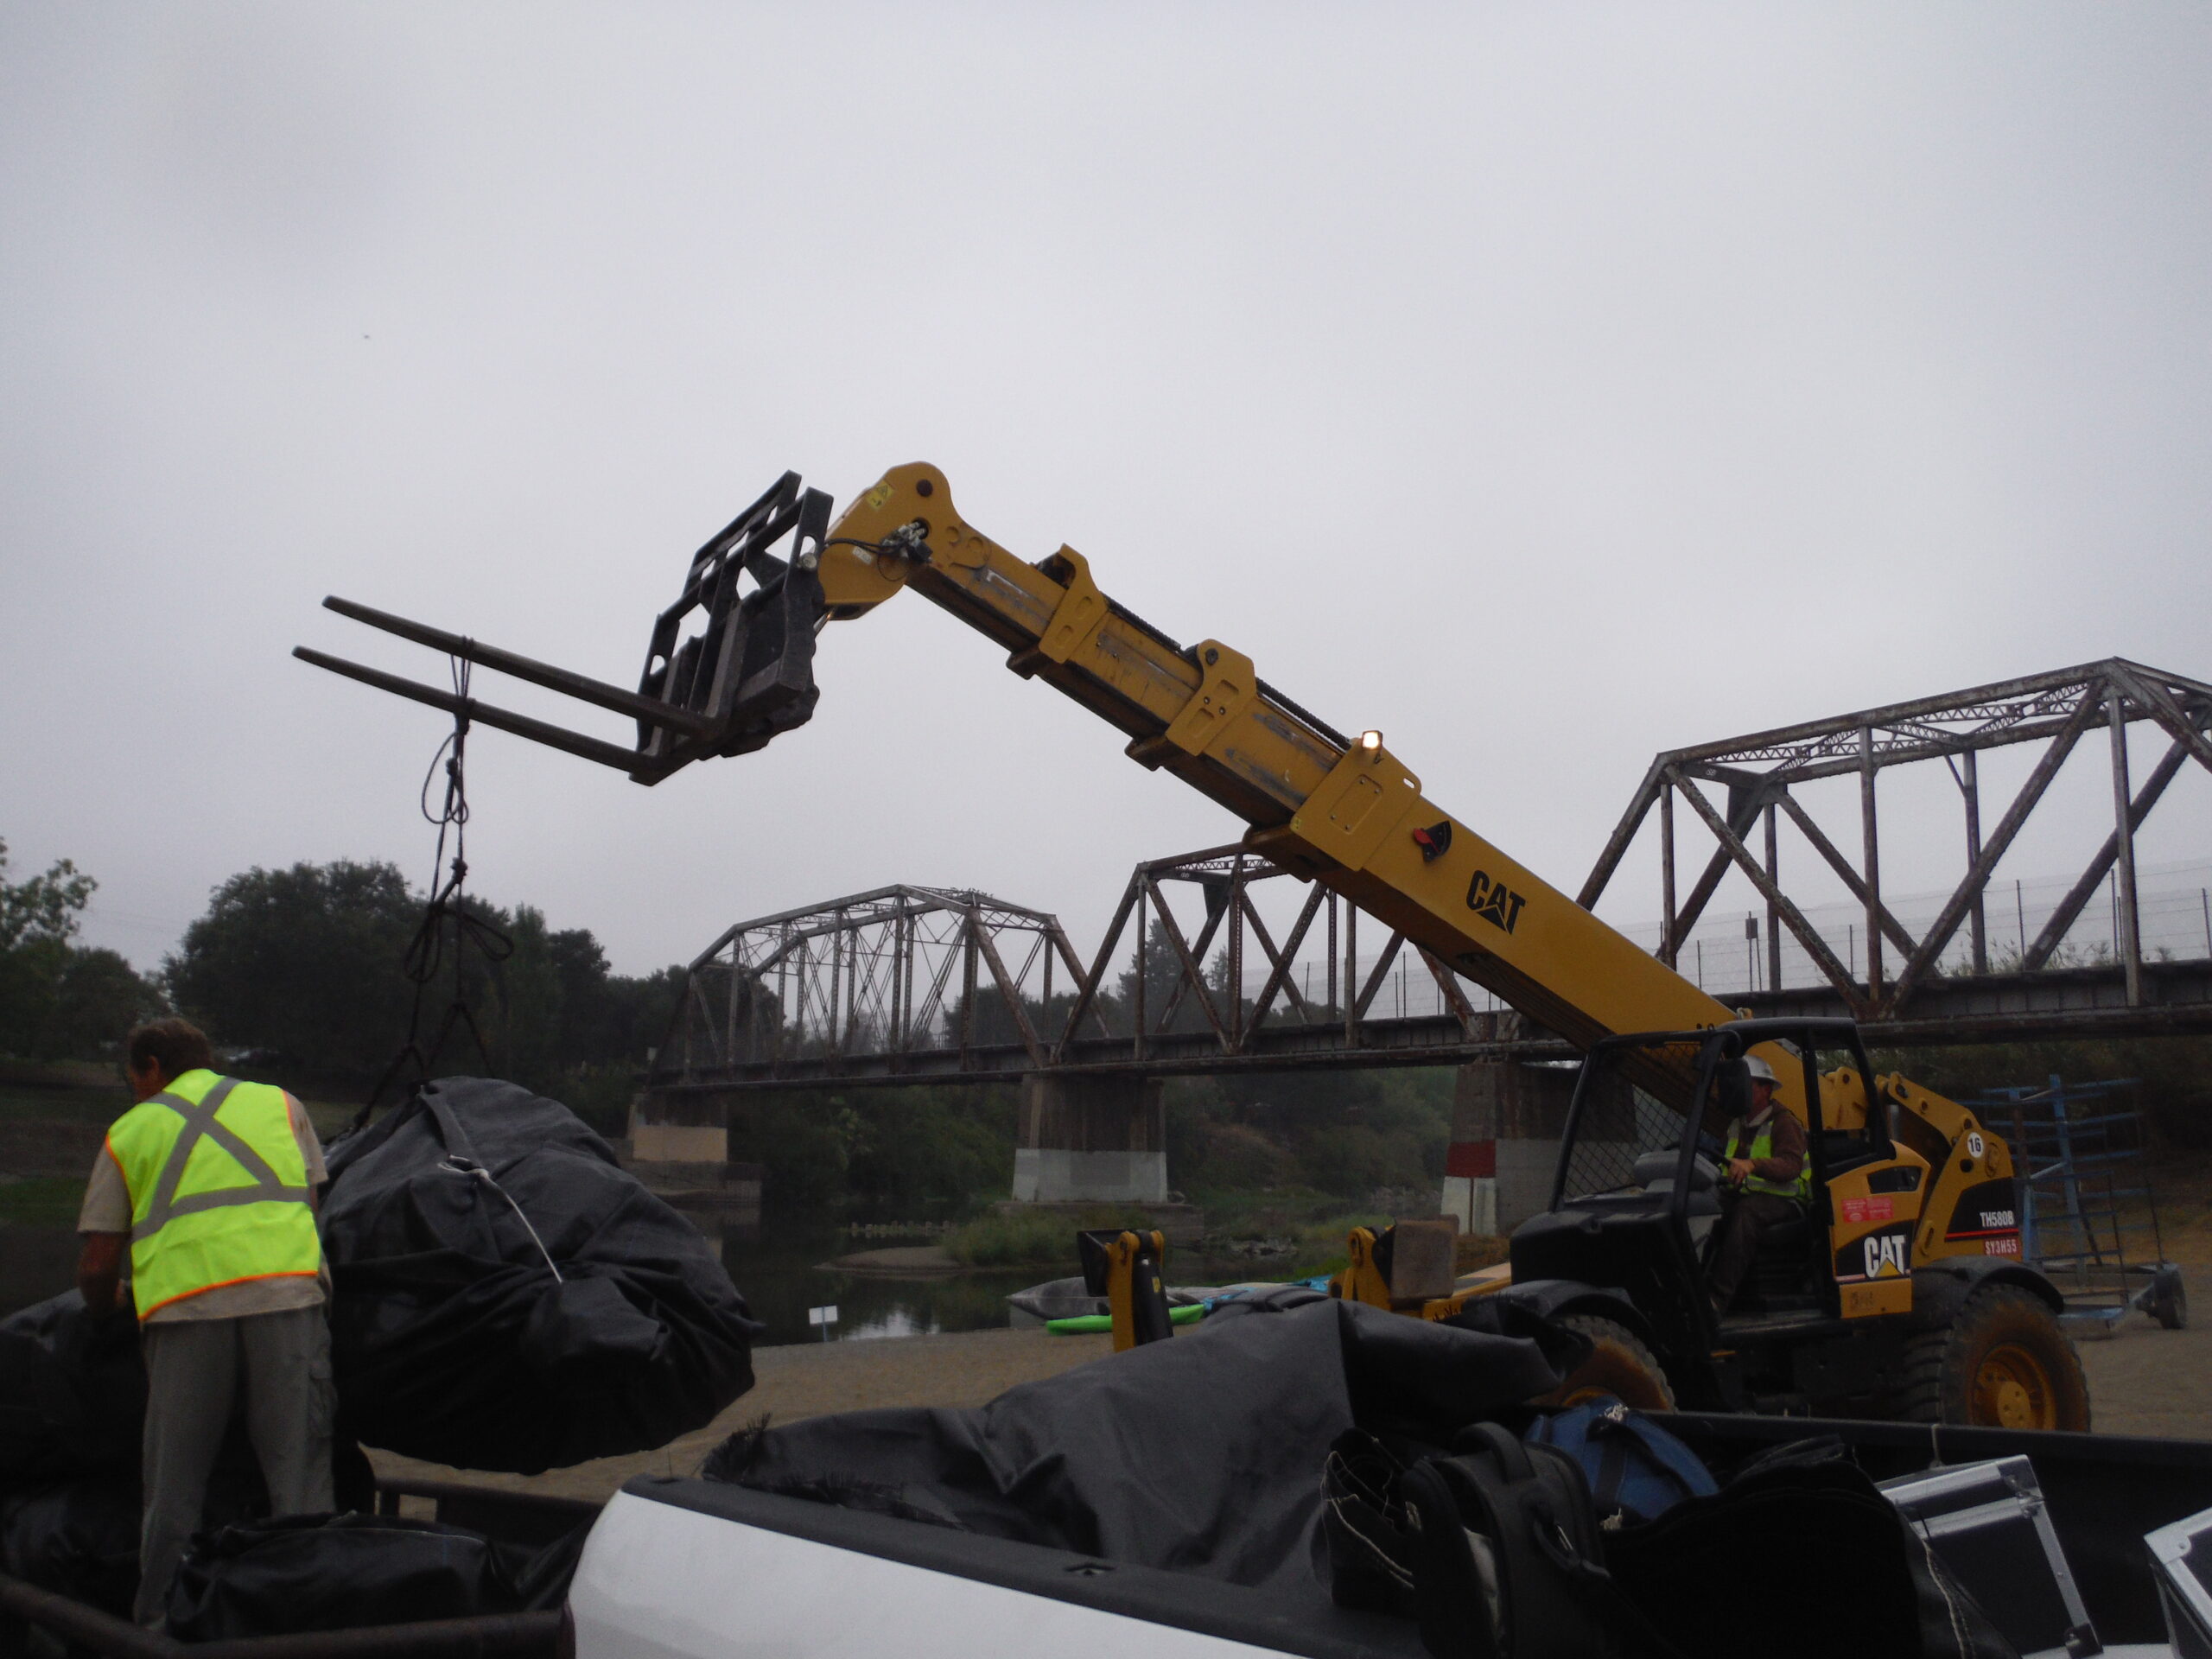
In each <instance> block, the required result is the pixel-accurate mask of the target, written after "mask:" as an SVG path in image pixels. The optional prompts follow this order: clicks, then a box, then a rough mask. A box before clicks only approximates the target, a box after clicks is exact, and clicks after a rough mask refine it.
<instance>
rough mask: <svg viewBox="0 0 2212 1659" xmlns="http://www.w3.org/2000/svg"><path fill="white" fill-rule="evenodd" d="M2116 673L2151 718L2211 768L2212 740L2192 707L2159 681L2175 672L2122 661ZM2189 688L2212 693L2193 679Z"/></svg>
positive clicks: (2209, 695) (2198, 760)
mask: <svg viewBox="0 0 2212 1659" xmlns="http://www.w3.org/2000/svg"><path fill="white" fill-rule="evenodd" d="M2115 677H2116V678H2118V679H2119V680H2120V683H2121V684H2123V685H2124V686H2125V687H2126V690H2127V692H2128V695H2129V696H2133V698H2134V699H2135V700H2136V702H2139V703H2141V704H2142V705H2143V707H2144V708H2145V709H2146V710H2148V711H2149V713H2150V715H2151V718H2152V719H2153V720H2155V721H2158V724H2159V725H2161V726H2163V727H2164V728H2166V730H2167V731H2168V732H2169V733H2170V734H2172V735H2173V736H2174V737H2175V738H2176V739H2177V740H2178V741H2181V742H2183V743H2186V744H2187V745H2188V746H2189V752H2190V753H2191V754H2193V755H2195V756H2196V762H2197V764H2198V765H2199V766H2204V767H2207V768H2212V742H2208V741H2206V739H2205V736H2204V734H2203V733H2202V731H2200V730H2199V729H2198V728H2197V722H2196V721H2194V720H2192V719H2191V718H2190V713H2189V711H2188V710H2187V709H2183V707H2182V706H2181V704H2179V703H2177V702H2175V701H2174V699H2173V696H2172V694H2171V693H2170V692H2169V691H2168V690H2166V688H2165V687H2164V685H2162V684H2161V683H2159V682H2160V680H2161V679H2167V680H2171V679H2174V678H2176V676H2174V675H2171V674H2167V675H2154V674H2152V672H2151V671H2149V670H2147V669H2143V668H2140V667H2139V665H2138V664H2133V663H2122V664H2120V667H2119V671H2118V672H2117V674H2116V675H2115ZM2190 690H2194V691H2196V693H2197V694H2198V695H2199V696H2206V697H2212V691H2207V690H2206V689H2205V688H2203V687H2202V686H2198V685H2196V684H2195V683H2193V682H2192V683H2190Z"/></svg>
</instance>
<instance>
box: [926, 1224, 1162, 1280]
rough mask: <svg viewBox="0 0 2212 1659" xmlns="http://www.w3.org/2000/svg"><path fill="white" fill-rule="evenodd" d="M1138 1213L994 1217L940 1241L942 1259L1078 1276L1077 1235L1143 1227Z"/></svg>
mask: <svg viewBox="0 0 2212 1659" xmlns="http://www.w3.org/2000/svg"><path fill="white" fill-rule="evenodd" d="M1147 1219H1148V1218H1147V1217H1146V1215H1145V1214H1144V1212H1143V1211H1141V1210H1116V1209H1114V1208H1112V1207H1110V1206H1101V1207H1100V1208H1098V1209H1096V1210H1090V1211H1080V1212H1078V1213H1077V1214H1076V1215H1075V1216H1073V1217H1071V1216H1070V1215H1069V1214H1068V1212H1067V1211H1065V1210H1030V1211H1023V1210H1016V1211H993V1212H992V1213H991V1214H989V1215H988V1216H983V1217H978V1218H977V1219H976V1220H974V1221H971V1222H969V1224H967V1225H966V1226H965V1227H960V1228H956V1229H955V1230H953V1231H951V1232H950V1233H948V1234H946V1235H945V1240H944V1248H945V1251H946V1254H948V1255H950V1256H951V1257H952V1259H953V1260H954V1261H956V1262H966V1263H967V1264H968V1265H969V1267H971V1268H1029V1267H1057V1268H1059V1269H1060V1276H1062V1277H1063V1278H1065V1277H1066V1276H1067V1275H1069V1274H1075V1273H1080V1272H1081V1271H1082V1270H1083V1262H1082V1259H1081V1255H1080V1253H1079V1252H1078V1250H1077V1247H1076V1242H1075V1236H1076V1234H1077V1232H1078V1231H1080V1230H1084V1229H1085V1228H1103V1227H1139V1228H1141V1227H1143V1226H1144V1225H1146V1224H1147Z"/></svg>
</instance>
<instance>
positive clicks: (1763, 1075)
mask: <svg viewBox="0 0 2212 1659" xmlns="http://www.w3.org/2000/svg"><path fill="white" fill-rule="evenodd" d="M1744 1069H1745V1071H1749V1072H1750V1073H1751V1081H1752V1082H1753V1083H1765V1084H1773V1085H1774V1086H1775V1087H1776V1088H1777V1089H1779V1088H1780V1087H1781V1086H1782V1079H1781V1078H1779V1077H1776V1076H1775V1075H1774V1068H1773V1067H1772V1066H1770V1065H1768V1064H1767V1063H1766V1062H1765V1061H1764V1060H1763V1059H1761V1058H1759V1057H1758V1055H1756V1054H1751V1055H1747V1056H1746V1057H1745V1060H1744Z"/></svg>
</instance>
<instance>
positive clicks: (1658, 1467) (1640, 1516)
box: [1524, 1395, 1720, 1528]
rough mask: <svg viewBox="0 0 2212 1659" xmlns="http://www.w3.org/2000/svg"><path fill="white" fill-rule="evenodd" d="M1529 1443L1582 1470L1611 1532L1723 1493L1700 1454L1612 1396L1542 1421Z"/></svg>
mask: <svg viewBox="0 0 2212 1659" xmlns="http://www.w3.org/2000/svg"><path fill="white" fill-rule="evenodd" d="M1524 1438H1525V1439H1527V1440H1529V1442H1530V1443H1531V1444H1532V1445H1535V1446H1554V1447H1556V1448H1557V1449H1558V1450H1560V1451H1561V1452H1566V1453H1567V1456H1569V1457H1570V1458H1573V1459H1574V1460H1575V1461H1576V1462H1577V1463H1579V1464H1580V1465H1582V1473H1583V1477H1584V1478H1586V1480H1588V1481H1589V1483H1590V1499H1591V1503H1592V1507H1593V1508H1594V1509H1596V1510H1597V1512H1598V1517H1599V1522H1600V1524H1602V1525H1604V1526H1605V1527H1608V1528H1613V1527H1618V1526H1621V1525H1624V1524H1625V1523H1629V1522H1643V1521H1649V1520H1652V1519H1654V1518H1655V1517H1656V1516H1662V1515H1664V1514H1665V1513H1666V1512H1667V1511H1668V1510H1671V1509H1673V1508H1674V1507H1675V1504H1677V1503H1681V1501H1682V1500H1683V1499H1684V1498H1686V1497H1710V1496H1711V1495H1712V1494H1713V1493H1714V1492H1717V1491H1719V1490H1720V1488H1719V1485H1718V1484H1716V1483H1715V1482H1714V1480H1713V1475H1712V1472H1711V1471H1709V1470H1707V1468H1706V1466H1705V1464H1704V1462H1703V1461H1702V1460H1701V1459H1700V1458H1699V1457H1698V1455H1697V1453H1696V1452H1693V1451H1691V1450H1690V1449H1689V1447H1688V1446H1684V1445H1683V1444H1682V1443H1681V1441H1680V1440H1676V1439H1675V1437H1674V1436H1673V1435H1672V1434H1669V1433H1668V1432H1667V1431H1666V1430H1665V1429H1663V1428H1662V1427H1659V1426H1658V1425H1657V1424H1656V1423H1655V1422H1653V1421H1651V1420H1650V1419H1649V1418H1648V1417H1646V1416H1644V1415H1643V1414H1642V1413H1641V1412H1635V1411H1630V1409H1629V1408H1627V1407H1626V1406H1624V1405H1623V1404H1622V1403H1621V1402H1619V1401H1618V1400H1616V1399H1614V1398H1613V1397H1612V1396H1611V1395H1599V1396H1598V1397H1597V1398H1596V1399H1594V1400H1592V1401H1591V1402H1588V1403H1587V1404H1585V1405H1580V1406H1575V1407H1573V1408H1569V1409H1568V1410H1566V1411H1562V1412H1560V1413H1557V1414H1554V1415H1553V1416H1549V1417H1539V1418H1538V1419H1537V1420H1536V1421H1535V1422H1534V1423H1533V1424H1531V1425H1530V1426H1529V1433H1528V1434H1527V1435H1526V1436H1525V1437H1524Z"/></svg>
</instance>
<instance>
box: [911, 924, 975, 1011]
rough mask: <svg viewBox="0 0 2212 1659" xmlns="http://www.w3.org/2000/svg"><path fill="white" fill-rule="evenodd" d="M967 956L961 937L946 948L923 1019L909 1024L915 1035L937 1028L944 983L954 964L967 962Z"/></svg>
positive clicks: (926, 1002) (942, 1005)
mask: <svg viewBox="0 0 2212 1659" xmlns="http://www.w3.org/2000/svg"><path fill="white" fill-rule="evenodd" d="M967 954H968V953H967V951H966V950H964V949H963V948H962V945H961V944H960V937H959V936H956V938H954V940H953V942H952V944H950V945H948V946H946V948H945V950H944V955H943V956H941V957H938V964H937V973H936V975H935V976H934V977H932V978H931V981H930V994H929V996H928V998H927V1000H926V1001H924V1002H923V1004H922V1017H921V1019H919V1020H910V1022H909V1024H910V1028H911V1029H912V1030H913V1031H914V1032H915V1033H920V1032H922V1031H924V1030H931V1029H934V1028H935V1027H936V1025H937V1021H938V1015H939V1014H942V1013H943V1012H944V982H945V981H946V980H948V979H950V978H951V977H952V964H953V963H956V962H962V961H964V960H966V958H967Z"/></svg>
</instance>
